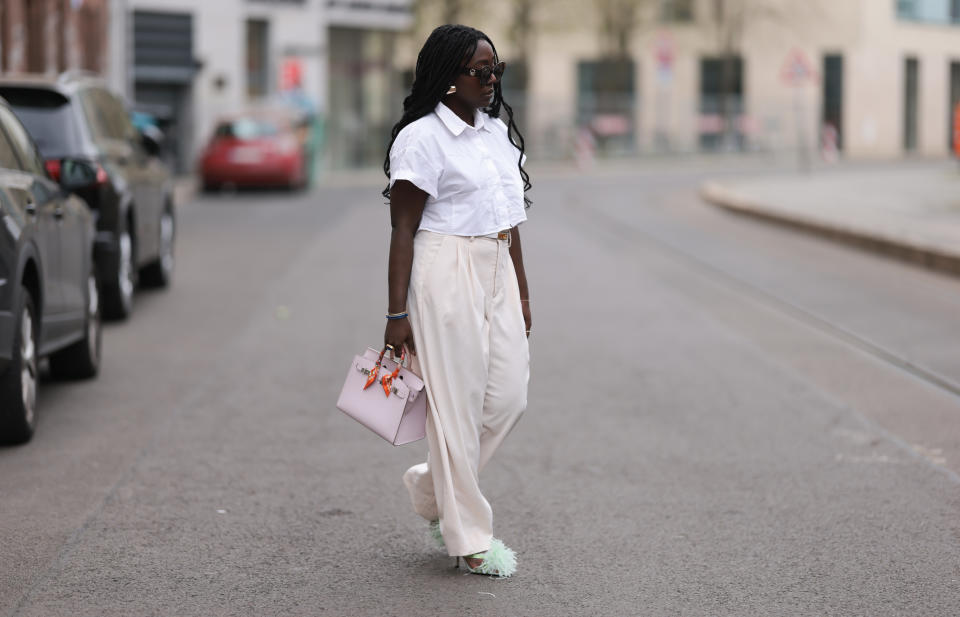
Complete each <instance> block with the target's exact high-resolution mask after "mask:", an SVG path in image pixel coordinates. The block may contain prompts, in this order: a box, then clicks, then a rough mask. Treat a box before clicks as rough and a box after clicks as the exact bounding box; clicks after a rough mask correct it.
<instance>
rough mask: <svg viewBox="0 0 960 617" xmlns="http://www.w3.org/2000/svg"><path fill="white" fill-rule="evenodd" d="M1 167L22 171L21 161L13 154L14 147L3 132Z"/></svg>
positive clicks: (0, 136) (1, 135)
mask: <svg viewBox="0 0 960 617" xmlns="http://www.w3.org/2000/svg"><path fill="white" fill-rule="evenodd" d="M0 167H2V168H4V169H20V161H19V160H18V159H17V155H16V154H14V153H13V146H11V145H10V142H9V141H8V140H7V136H6V135H4V134H3V132H0Z"/></svg>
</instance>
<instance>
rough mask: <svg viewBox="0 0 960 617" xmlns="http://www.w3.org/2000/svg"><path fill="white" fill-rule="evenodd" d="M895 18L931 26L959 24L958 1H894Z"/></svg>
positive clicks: (959, 6)
mask: <svg viewBox="0 0 960 617" xmlns="http://www.w3.org/2000/svg"><path fill="white" fill-rule="evenodd" d="M896 10H897V17H898V18H900V19H902V20H905V21H918V22H924V23H931V24H960V0H896Z"/></svg>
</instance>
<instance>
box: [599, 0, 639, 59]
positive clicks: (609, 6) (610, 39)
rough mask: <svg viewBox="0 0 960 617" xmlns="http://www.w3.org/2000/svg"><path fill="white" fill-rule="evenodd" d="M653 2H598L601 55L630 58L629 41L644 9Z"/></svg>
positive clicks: (619, 0)
mask: <svg viewBox="0 0 960 617" xmlns="http://www.w3.org/2000/svg"><path fill="white" fill-rule="evenodd" d="M652 2H653V0H598V2H597V4H596V7H597V10H598V11H599V17H600V33H599V34H600V47H601V53H602V54H603V55H604V56H605V57H607V58H616V59H627V58H629V57H630V41H631V40H632V39H633V34H634V32H635V31H636V29H637V27H638V26H639V25H640V21H641V17H642V15H643V14H644V9H645V8H646V7H647V6H649V5H651V4H652Z"/></svg>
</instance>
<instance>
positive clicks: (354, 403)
mask: <svg viewBox="0 0 960 617" xmlns="http://www.w3.org/2000/svg"><path fill="white" fill-rule="evenodd" d="M384 351H386V349H384V350H383V351H379V352H378V351H377V350H376V349H369V348H368V349H367V350H366V351H365V352H364V354H363V355H362V356H354V357H353V362H351V363H350V368H349V370H347V379H346V380H345V381H344V382H343V389H342V390H341V391H340V398H339V399H338V400H337V408H338V409H340V411H342V412H343V413H345V414H347V415H348V416H350V417H351V418H353V419H354V420H356V421H357V422H359V423H360V424H362V425H364V426H365V427H367V428H368V429H370V430H371V431H373V432H374V433H376V434H377V435H380V436H381V437H383V438H384V439H386V440H387V441H389V442H390V443H392V444H393V445H395V446H402V445H403V444H405V443H410V442H412V441H417V440H418V439H423V438H424V437H426V434H427V432H426V423H427V395H426V393H425V392H424V391H423V380H422V379H420V378H419V377H418V376H416V375H415V374H414V373H413V372H412V371H410V370H409V369H407V368H406V367H404V366H403V354H401V356H400V362H399V363H398V362H394V361H393V360H391V359H390V358H386V357H384Z"/></svg>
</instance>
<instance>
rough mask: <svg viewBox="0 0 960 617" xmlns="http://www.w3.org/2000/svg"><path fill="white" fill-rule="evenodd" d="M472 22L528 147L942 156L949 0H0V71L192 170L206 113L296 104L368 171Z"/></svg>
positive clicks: (332, 160)
mask: <svg viewBox="0 0 960 617" xmlns="http://www.w3.org/2000/svg"><path fill="white" fill-rule="evenodd" d="M446 22H462V23H466V24H470V25H473V26H475V27H478V28H480V29H482V30H483V31H485V32H486V33H487V34H488V35H489V36H490V37H491V38H492V39H493V41H494V43H495V44H496V46H497V50H498V52H499V55H500V56H501V58H502V59H504V60H505V61H506V62H507V66H508V68H507V72H506V74H505V77H504V89H505V98H506V100H507V101H508V102H509V103H510V104H511V105H512V106H513V107H514V109H515V110H516V112H517V114H518V116H519V124H520V126H521V128H522V129H523V131H524V135H525V136H526V138H527V148H528V151H529V152H531V153H532V154H533V155H534V156H536V157H538V158H540V159H541V160H542V159H544V158H555V159H584V158H586V159H590V158H591V157H613V156H636V155H663V154H689V153H716V152H757V153H770V154H789V155H791V156H796V157H798V158H799V159H800V160H801V161H805V160H810V159H813V158H820V159H826V160H832V159H836V158H840V157H844V158H849V159H874V160H875V159H888V160H889V159H898V158H901V157H906V156H917V155H918V156H925V157H943V156H946V155H948V154H949V153H951V151H952V150H953V143H954V138H953V135H954V129H955V127H956V126H957V122H956V120H955V117H956V115H957V106H958V103H960V51H958V50H960V28H958V26H960V0H809V1H807V2H791V1H789V0H598V1H596V2H584V1H580V0H489V1H487V2H484V3H473V2H465V1H463V0H364V1H362V2H360V1H353V0H205V1H203V2H195V1H190V0H2V2H0V39H2V55H0V69H2V71H3V72H4V73H19V72H31V73H47V74H52V75H55V74H58V73H60V72H62V71H64V70H67V69H86V70H89V71H93V72H96V73H98V74H100V75H101V76H102V77H104V78H105V80H106V81H107V82H108V83H109V85H110V86H111V88H112V89H113V90H115V91H116V92H118V93H120V94H122V95H124V96H125V97H126V99H127V100H128V101H129V102H130V104H131V106H132V108H133V109H134V110H135V111H136V112H138V113H140V114H143V118H145V121H146V122H152V123H155V124H157V125H158V126H159V128H160V129H161V130H162V131H163V132H164V133H165V134H166V137H167V144H166V145H167V150H168V154H167V156H168V159H169V160H168V162H169V163H170V164H172V165H173V166H174V167H175V169H176V170H177V171H179V172H181V173H182V172H185V171H188V170H190V169H193V168H194V166H195V165H196V163H197V159H198V157H199V156H200V155H201V151H202V149H203V148H204V146H205V145H206V143H207V141H208V140H209V138H210V136H211V135H212V134H213V132H214V130H215V128H216V126H217V125H218V122H219V121H220V120H221V119H222V117H223V116H224V115H225V114H229V113H237V112H239V111H242V110H244V109H246V108H248V107H250V106H251V105H263V104H264V103H266V104H274V103H277V104H282V105H287V106H291V107H296V108H298V109H300V110H301V111H302V112H303V113H304V114H306V115H307V117H308V119H309V122H310V123H311V124H312V129H311V135H310V136H309V138H308V139H309V140H310V143H311V144H312V145H313V146H314V147H315V148H316V152H317V155H318V156H317V157H316V161H315V162H316V164H317V165H318V166H319V167H320V168H321V169H345V168H357V167H371V166H378V165H380V164H381V163H382V160H383V153H384V147H385V145H386V143H388V135H389V130H390V127H391V125H392V123H393V122H395V121H396V119H397V118H398V117H399V114H400V110H401V106H402V100H403V97H404V95H405V93H406V92H407V90H408V88H409V85H410V82H411V80H412V75H413V65H414V63H415V60H416V53H417V50H418V49H419V47H420V45H421V44H422V42H423V41H424V40H425V38H426V36H427V35H428V34H429V32H430V30H431V29H432V28H433V27H434V26H435V25H437V24H440V23H446Z"/></svg>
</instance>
